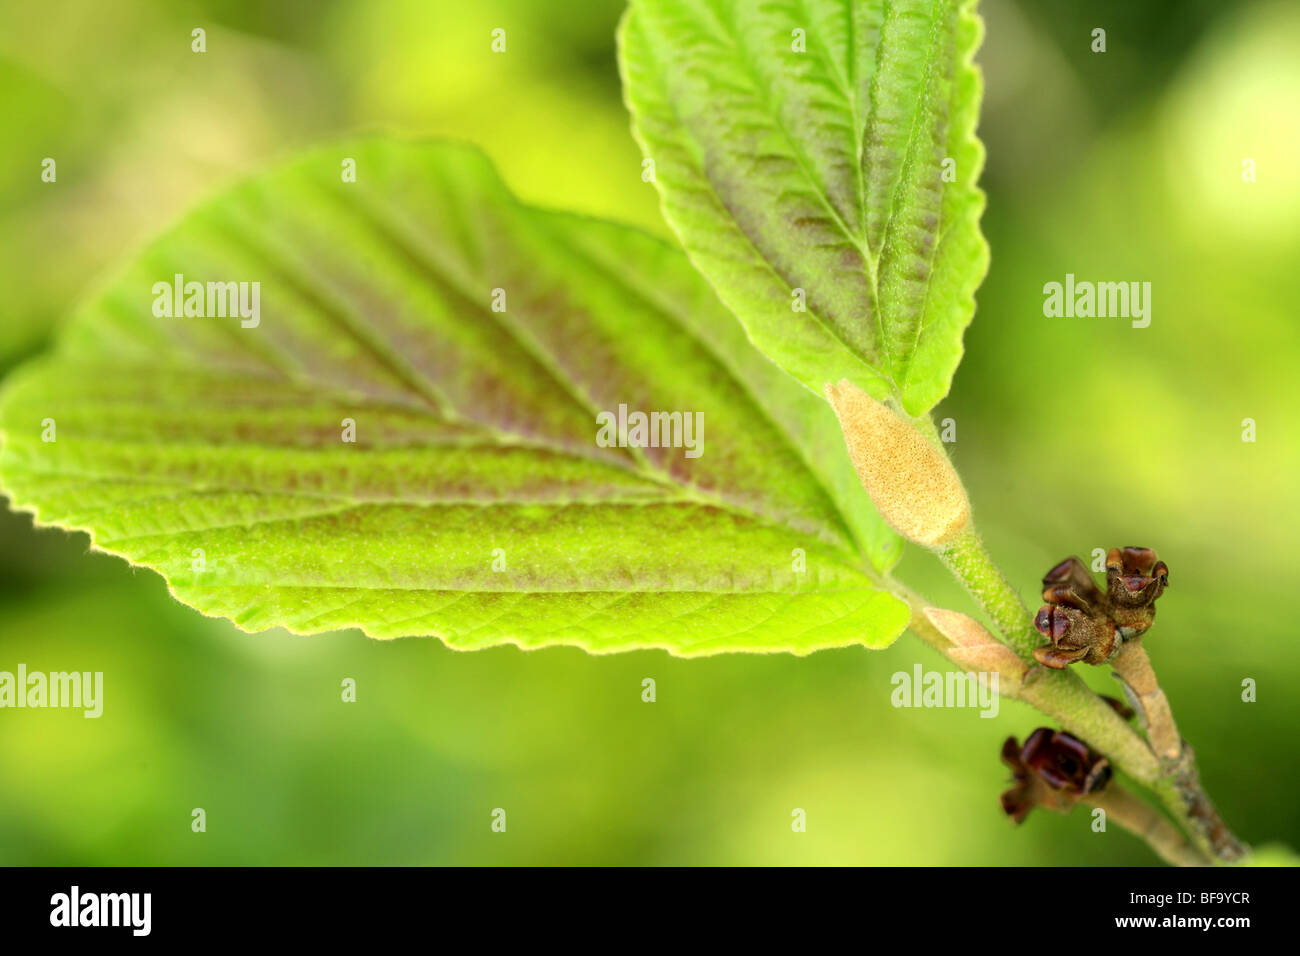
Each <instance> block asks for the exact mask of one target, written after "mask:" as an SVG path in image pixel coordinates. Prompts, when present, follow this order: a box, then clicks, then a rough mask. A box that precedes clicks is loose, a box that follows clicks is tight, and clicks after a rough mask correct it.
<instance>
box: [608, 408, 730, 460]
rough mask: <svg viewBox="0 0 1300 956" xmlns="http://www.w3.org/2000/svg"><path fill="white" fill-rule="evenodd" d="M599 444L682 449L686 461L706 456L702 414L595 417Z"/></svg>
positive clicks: (621, 412) (625, 413) (622, 413)
mask: <svg viewBox="0 0 1300 956" xmlns="http://www.w3.org/2000/svg"><path fill="white" fill-rule="evenodd" d="M596 424H597V425H598V426H600V427H599V429H598V430H597V432H596V444H597V445H599V446H600V447H601V448H682V449H685V451H684V452H683V454H684V455H685V456H686V457H687V458H699V457H700V456H701V455H702V454H704V413H703V412H649V413H646V412H629V411H628V410H627V406H626V405H619V406H618V413H617V414H615V413H614V412H601V413H599V414H598V415H597V416H596Z"/></svg>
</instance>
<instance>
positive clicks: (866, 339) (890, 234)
mask: <svg viewBox="0 0 1300 956" xmlns="http://www.w3.org/2000/svg"><path fill="white" fill-rule="evenodd" d="M974 7H975V3H974V0H790V2H772V0H633V3H632V6H631V7H630V9H629V11H628V14H627V15H626V17H625V18H624V21H623V25H622V28H621V31H620V42H619V49H620V58H619V59H620V63H621V66H622V71H623V87H624V97H625V99H626V101H627V104H628V107H629V108H630V109H631V111H632V114H633V129H634V132H635V133H636V136H637V138H638V140H639V141H640V143H641V147H642V150H643V151H644V154H645V156H646V157H647V158H649V159H652V160H654V171H655V183H656V185H657V187H658V189H659V192H660V195H661V198H662V200H663V208H664V215H665V216H666V218H667V219H668V222H669V223H670V224H671V226H672V227H673V229H674V230H675V231H676V232H677V235H678V236H679V237H680V238H681V240H682V243H683V244H684V245H685V247H686V251H687V252H688V253H689V255H690V257H691V261H692V262H693V263H694V264H695V266H696V268H698V269H699V270H700V271H701V272H702V273H704V275H705V276H706V277H708V279H709V281H710V282H712V284H713V286H714V288H715V289H716V290H717V292H718V295H719V296H720V297H721V298H722V300H723V301H724V302H725V303H726V304H727V305H728V306H729V307H730V308H731V310H732V311H733V312H734V313H735V314H736V315H737V316H739V318H740V320H741V321H742V322H743V323H744V324H745V327H746V329H747V330H748V332H749V336H750V338H751V340H752V341H753V342H754V344H756V345H757V346H758V347H759V348H760V349H762V350H763V351H764V352H766V353H767V354H768V355H769V356H771V357H772V359H773V360H774V361H776V363H777V364H778V365H780V366H781V367H782V368H784V369H785V370H786V371H788V372H789V373H790V374H791V375H793V376H794V377H795V378H797V379H798V380H799V381H801V382H803V383H804V385H806V386H808V388H810V389H812V390H813V391H815V392H817V393H818V394H820V393H821V388H822V385H823V384H824V383H825V382H835V381H839V379H840V378H848V379H850V380H851V381H853V382H855V383H857V384H858V385H859V386H860V387H861V388H863V389H864V390H866V391H867V392H869V393H870V394H872V395H873V396H874V397H876V398H878V399H884V398H886V397H888V396H890V395H893V396H895V397H897V398H898V399H899V400H900V401H901V403H902V405H903V407H904V409H906V411H907V412H908V413H909V414H911V415H920V414H922V413H923V412H926V411H928V410H929V409H930V408H932V407H933V406H934V405H935V404H937V403H938V402H939V401H940V399H942V398H943V397H944V395H946V394H947V392H948V386H949V384H950V382H951V380H952V375H953V373H954V372H955V371H956V368H957V365H958V363H959V362H960V360H961V352H962V348H961V337H962V332H963V330H964V329H965V327H966V326H967V324H969V322H970V320H971V316H972V315H973V313H974V308H975V304H974V294H975V290H976V288H978V286H979V284H980V282H981V281H982V280H983V278H984V273H985V271H986V270H987V267H988V249H987V246H986V244H985V242H984V239H983V237H982V236H981V234H980V231H979V217H980V213H981V212H982V211H983V208H984V196H983V193H981V192H980V190H979V189H978V188H977V187H976V182H977V180H978V178H979V173H980V169H981V167H982V165H983V158H984V154H983V148H982V146H981V145H980V143H979V141H978V140H977V139H976V138H975V125H976V120H977V118H978V113H979V101H980V76H979V73H978V71H977V70H976V69H975V68H974V67H973V66H972V65H971V57H972V55H973V54H974V51H975V49H976V47H977V46H978V45H979V40H980V35H981V29H982V28H981V24H980V21H979V19H978V18H977V17H976V15H975V13H974ZM800 31H801V32H800ZM801 38H802V42H803V47H804V49H803V51H802V52H798V51H797V50H796V47H797V46H798V45H799V43H800V39H801ZM946 159H949V160H952V166H951V169H952V171H953V174H954V175H955V177H956V178H955V181H952V182H948V181H945V178H944V175H943V174H944V161H945V160H946ZM796 290H802V292H803V295H804V297H805V298H804V302H803V304H804V305H805V306H806V311H795V309H794V305H795V301H796V300H795V296H796Z"/></svg>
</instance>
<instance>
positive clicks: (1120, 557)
mask: <svg viewBox="0 0 1300 956" xmlns="http://www.w3.org/2000/svg"><path fill="white" fill-rule="evenodd" d="M1168 584H1169V566H1168V565H1167V564H1165V563H1164V562H1163V561H1157V560H1156V553H1155V552H1154V551H1152V550H1151V549H1150V548H1111V549H1110V553H1109V554H1108V555H1106V594H1107V597H1108V598H1109V599H1110V614H1111V618H1112V619H1113V620H1114V621H1115V625H1116V626H1117V627H1118V628H1119V630H1120V635H1121V636H1122V637H1124V638H1126V639H1127V638H1130V637H1137V636H1138V635H1140V634H1142V633H1144V632H1145V631H1146V630H1147V628H1149V627H1150V626H1151V622H1152V621H1153V620H1154V619H1155V616H1156V606H1155V602H1156V599H1157V598H1158V597H1160V595H1161V594H1163V593H1164V591H1165V588H1166V587H1167V586H1168Z"/></svg>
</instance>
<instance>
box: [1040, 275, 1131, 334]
mask: <svg viewBox="0 0 1300 956" xmlns="http://www.w3.org/2000/svg"><path fill="white" fill-rule="evenodd" d="M1043 315H1045V316H1047V317H1048V318H1049V319H1061V318H1065V319H1074V318H1079V319H1091V318H1098V319H1132V320H1133V322H1132V324H1133V328H1135V329H1145V328H1146V327H1147V326H1148V325H1150V324H1151V283H1150V282H1087V281H1084V282H1076V281H1075V280H1074V273H1073V272H1069V273H1066V276H1065V282H1063V283H1061V282H1049V283H1047V284H1046V285H1045V286H1043Z"/></svg>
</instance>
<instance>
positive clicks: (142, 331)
mask: <svg viewBox="0 0 1300 956" xmlns="http://www.w3.org/2000/svg"><path fill="white" fill-rule="evenodd" d="M345 157H351V158H354V159H355V160H356V164H357V171H358V173H357V178H358V181H357V182H355V183H345V182H343V181H342V177H341V176H340V168H341V167H340V164H341V162H342V160H343V159H344V158H345ZM176 273H182V274H183V275H184V276H185V277H186V280H187V281H189V280H194V281H200V282H206V281H250V282H251V281H258V282H260V283H261V286H260V289H261V295H260V300H261V315H260V323H259V324H258V325H257V326H256V327H249V328H245V327H243V326H242V324H241V320H240V318H239V317H238V316H236V317H230V318H200V317H189V318H186V317H177V318H165V317H164V318H159V317H156V316H155V315H154V314H153V304H154V292H153V286H154V284H155V283H157V282H169V281H172V277H173V275H174V274H176ZM494 289H502V290H504V292H505V309H506V310H505V311H504V312H496V311H493V310H492V307H491V306H492V303H493V290H494ZM620 403H622V404H626V405H627V406H628V408H629V409H630V410H632V411H636V410H642V411H684V412H700V413H702V414H703V422H704V431H703V436H702V437H703V445H702V452H703V453H702V455H701V456H700V457H697V458H688V457H686V455H685V454H684V451H685V450H684V449H683V448H667V447H665V448H618V447H602V446H600V445H599V444H598V443H597V441H596V436H597V431H598V429H597V425H596V415H597V413H598V412H600V411H603V410H609V411H616V410H617V409H618V406H619V404H620ZM46 419H52V420H53V423H54V428H55V430H54V432H53V434H52V435H51V434H50V433H49V431H48V429H44V430H43V423H44V422H45V420H46ZM344 419H353V420H354V421H355V436H356V441H355V443H346V442H344V441H342V432H343V428H342V422H343V420H344ZM49 437H53V438H54V439H55V440H54V441H45V440H43V439H44V438H49ZM0 442H3V445H2V448H0V485H2V486H3V488H4V490H5V493H6V494H8V495H9V496H10V498H11V499H12V502H13V504H14V505H15V506H16V507H18V508H22V509H28V510H32V511H34V512H35V513H36V514H37V516H38V520H40V521H42V522H44V523H54V524H57V525H61V526H64V527H68V528H75V529H81V530H85V531H88V532H89V533H90V534H91V536H92V541H93V543H94V545H95V546H96V547H98V548H100V549H103V550H106V551H109V552H111V553H115V554H119V555H122V556H124V557H126V558H127V559H129V560H130V561H131V562H133V563H135V564H138V565H143V566H145V567H149V568H153V569H155V570H157V571H159V572H160V573H161V574H163V575H164V577H165V578H166V579H167V581H168V582H169V584H170V586H171V588H172V591H173V593H174V594H175V595H176V597H177V598H179V599H180V600H181V601H183V602H185V603H187V604H190V605H192V606H194V607H196V608H198V609H200V610H201V611H203V612H205V613H207V614H212V615H220V616H224V617H228V618H231V619H232V620H234V621H235V622H236V623H237V624H239V625H240V626H241V627H244V628H246V629H250V630H260V629H263V628H266V627H270V626H273V625H283V626H285V627H287V628H290V629H291V630H294V631H298V632H316V631H321V630H327V629H333V628H340V627H347V626H357V627H360V628H362V629H363V630H364V631H365V632H366V633H368V634H371V635H373V636H376V637H396V636H402V635H418V634H433V635H437V636H439V637H442V638H443V639H445V640H446V641H447V642H448V643H449V644H451V645H453V646H455V647H461V648H474V647H482V646H487V645H492V644H499V643H503V642H514V643H518V644H520V645H524V646H528V647H536V646H543V645H548V644H574V645H577V646H580V647H584V648H587V649H588V650H591V651H613V650H623V649H631V648H638V647H662V648H667V649H669V650H671V651H673V652H675V653H679V654H708V653H713V652H719V651H792V652H795V653H806V652H809V651H812V650H816V649H818V648H823V647H830V646H839V645H846V644H852V643H862V644H867V645H870V646H883V645H886V644H888V643H889V642H890V641H892V640H893V638H894V637H895V636H896V635H897V634H898V633H899V632H900V631H901V630H902V628H903V627H904V626H905V623H906V620H907V610H906V607H905V606H904V605H903V604H902V603H901V602H900V601H898V600H897V599H896V598H894V597H893V596H891V595H889V594H887V593H885V592H883V591H882V590H880V589H879V588H878V587H876V586H875V585H874V584H873V576H874V571H873V569H880V568H884V567H886V566H887V565H889V564H890V563H891V562H892V561H893V560H895V559H896V557H897V555H898V549H899V542H898V539H897V538H896V537H895V536H894V535H893V533H892V532H890V531H889V530H888V529H887V528H886V527H885V526H884V525H883V524H882V522H881V521H880V519H879V518H878V517H877V516H876V515H875V514H874V513H873V512H871V511H870V508H869V506H868V505H866V502H865V496H863V495H862V494H861V490H860V489H859V488H858V487H857V481H856V478H855V476H854V475H853V472H852V469H851V468H850V466H849V464H848V462H847V459H846V456H845V454H844V450H843V445H842V439H841V438H840V437H839V431H838V427H837V426H836V424H835V420H834V416H833V415H832V414H831V412H830V409H829V408H827V407H826V405H825V403H824V402H822V401H820V400H819V399H817V398H815V397H814V396H812V395H809V394H808V393H807V392H806V391H804V390H803V389H801V388H799V387H798V386H797V385H796V384H795V383H794V382H793V381H792V380H791V379H789V378H788V377H787V376H785V375H784V374H783V373H782V372H781V371H780V370H779V369H778V368H776V366H774V365H772V364H771V363H770V362H769V361H767V359H765V358H764V357H763V356H762V355H761V354H759V353H758V352H756V351H755V350H754V349H753V348H752V347H751V346H750V345H749V344H748V343H747V342H746V340H745V337H744V333H743V331H742V330H741V329H740V327H739V325H737V324H736V323H735V320H734V319H733V318H732V317H731V316H730V315H729V314H728V313H727V311H726V310H725V309H724V308H723V307H722V305H721V304H720V303H719V302H718V301H717V299H716V297H715V296H714V295H713V292H712V291H711V289H710V288H709V286H708V285H707V283H705V282H704V281H703V280H702V279H700V278H699V277H698V276H697V275H696V274H695V272H694V271H693V270H692V269H691V267H690V265H689V263H687V261H686V259H685V257H684V256H682V254H681V253H680V252H678V251H676V250H674V249H672V248H670V247H668V246H666V245H664V244H663V243H661V242H659V241H657V240H655V239H652V238H650V237H647V236H645V235H642V234H640V233H638V232H635V231H633V230H630V229H627V228H624V227H619V226H614V225H610V224H606V223H602V222H596V221H589V220H585V219H579V218H576V217H570V216H565V215H560V214H556V213H549V212H540V211H537V210H532V209H529V208H526V207H524V206H522V205H520V204H519V203H518V202H517V201H515V200H514V199H513V198H512V197H511V196H510V195H509V194H508V192H507V191H506V190H505V188H504V186H503V185H502V184H501V183H500V181H499V180H498V179H497V177H496V175H495V173H494V172H493V170H492V169H491V167H490V166H489V165H488V164H487V162H486V161H485V160H484V159H483V158H482V157H481V156H480V155H479V154H478V153H477V152H475V151H473V150H470V149H467V148H464V147H455V146H448V145H445V144H441V145H440V144H426V145H403V144H395V143H392V142H385V141H381V140H368V141H363V142H357V143H351V144H347V145H344V146H340V147H337V148H332V149H327V150H323V151H321V152H318V153H316V154H314V155H312V156H309V157H308V158H306V159H304V160H301V161H298V162H296V163H294V164H292V165H289V166H286V167H284V168H281V169H279V170H277V171H273V172H272V173H270V174H268V175H265V176H262V177H260V178H257V179H255V180H253V181H251V182H248V183H246V184H244V185H241V186H239V187H237V188H235V189H234V190H233V191H231V192H229V193H228V194H226V195H224V196H222V197H221V198H219V199H218V200H217V201H215V202H213V203H211V204H209V205H208V206H206V207H205V208H203V209H201V210H199V211H198V212H196V213H195V214H193V215H191V216H190V217H189V218H188V219H186V220H185V221H184V222H183V223H182V224H181V225H180V226H179V227H178V228H176V229H175V230H174V231H172V232H171V233H170V234H168V235H166V236H163V237H162V238H161V239H160V240H159V241H157V242H156V243H155V244H154V245H153V246H152V247H150V248H149V249H148V250H147V251H145V252H144V253H143V254H142V255H140V256H139V257H138V258H137V259H136V260H135V261H134V262H133V264H132V265H131V266H130V267H129V268H128V269H127V270H126V271H125V273H124V274H123V275H121V276H120V277H119V278H117V279H116V280H115V281H113V282H112V283H111V284H110V285H109V287H108V288H107V289H106V291H104V292H103V293H102V294H101V295H99V296H98V297H97V298H96V299H95V300H94V301H93V302H92V303H91V304H90V305H89V306H88V307H86V308H85V309H84V310H82V311H81V312H80V313H79V314H78V315H77V316H76V317H75V318H74V320H73V321H72V323H71V324H70V325H69V327H68V328H67V329H66V330H65V331H64V333H63V334H62V336H61V338H60V340H59V344H58V347H57V349H56V351H55V353H54V354H53V355H51V356H49V357H47V358H43V359H41V360H39V361H37V362H35V363H33V364H30V365H28V366H25V367H24V368H22V369H21V370H20V371H19V372H18V373H16V374H15V376H14V377H13V379H12V380H11V381H10V382H8V383H7V385H6V388H5V390H4V392H3V395H2V396H0ZM497 549H500V550H497ZM796 549H802V553H803V554H804V561H805V562H806V569H805V570H798V569H797V568H796V564H797V554H796ZM199 558H201V559H202V560H201V561H200V560H199ZM502 561H504V566H503V565H502V563H501V562H502ZM494 564H495V566H494Z"/></svg>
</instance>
